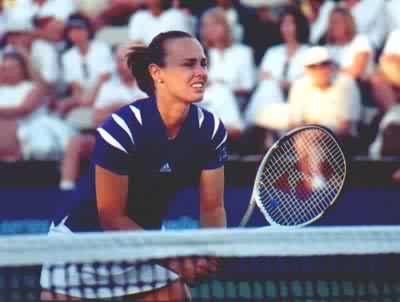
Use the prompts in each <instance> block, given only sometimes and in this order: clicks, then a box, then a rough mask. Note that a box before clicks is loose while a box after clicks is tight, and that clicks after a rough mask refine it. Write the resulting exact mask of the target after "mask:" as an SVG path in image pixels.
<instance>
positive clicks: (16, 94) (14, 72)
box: [0, 49, 73, 160]
mask: <svg viewBox="0 0 400 302" xmlns="http://www.w3.org/2000/svg"><path fill="white" fill-rule="evenodd" d="M28 64H29V63H28V62H27V61H25V57H24V56H23V55H21V54H20V53H18V51H17V50H15V49H8V50H6V51H5V52H4V53H3V58H2V63H1V74H2V77H1V84H0V128H1V131H0V158H1V159H8V160H18V159H56V157H57V156H58V155H59V152H62V151H63V148H64V147H65V144H66V140H68V138H69V136H70V135H72V133H73V131H72V130H71V129H69V128H68V127H66V126H65V125H64V124H63V123H62V122H61V121H60V120H58V119H56V118H55V117H52V116H50V115H49V114H48V112H47V110H46V106H45V103H44V100H45V97H44V96H45V93H44V92H45V90H44V89H43V88H42V87H40V86H39V85H38V84H37V83H35V82H33V81H32V80H31V78H30V77H29V72H28Z"/></svg>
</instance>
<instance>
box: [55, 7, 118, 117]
mask: <svg viewBox="0 0 400 302" xmlns="http://www.w3.org/2000/svg"><path fill="white" fill-rule="evenodd" d="M65 33H66V36H67V40H68V41H69V42H70V43H71V44H72V48H70V49H69V50H68V51H66V52H65V53H64V54H63V56H62V66H63V77H64V80H65V82H66V83H67V84H68V85H69V88H70V95H71V97H70V98H67V99H66V100H64V101H61V102H59V104H58V106H57V111H58V113H59V114H60V115H61V116H64V115H66V114H67V113H68V112H69V111H71V110H72V109H74V108H77V107H80V106H87V107H89V106H91V105H92V104H91V103H90V102H89V100H88V97H87V95H88V93H89V92H90V91H92V90H99V89H100V88H101V86H102V85H103V83H104V82H105V81H106V80H108V78H109V77H110V75H111V73H112V71H113V70H114V69H115V65H114V61H113V57H112V52H111V48H110V46H109V45H107V44H105V43H103V42H100V41H97V40H96V39H94V31H93V28H92V25H91V23H90V21H89V19H88V18H86V17H84V16H83V15H80V14H74V15H71V16H70V18H69V19H68V21H67V23H66V29H65Z"/></svg>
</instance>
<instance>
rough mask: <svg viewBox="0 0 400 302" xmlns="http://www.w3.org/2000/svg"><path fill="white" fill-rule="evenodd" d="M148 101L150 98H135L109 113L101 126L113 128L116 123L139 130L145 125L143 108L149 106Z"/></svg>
mask: <svg viewBox="0 0 400 302" xmlns="http://www.w3.org/2000/svg"><path fill="white" fill-rule="evenodd" d="M148 103H149V99H148V98H144V99H140V100H133V101H132V102H131V103H128V104H126V105H124V106H122V107H121V108H120V109H118V110H117V111H115V112H114V113H112V114H111V115H109V116H108V118H106V119H105V121H104V122H103V123H102V124H101V125H100V126H99V128H108V129H110V128H111V129H112V128H114V127H115V125H118V126H119V127H123V128H129V129H131V130H135V131H137V130H138V129H139V128H141V127H142V125H143V110H144V108H145V107H146V106H148Z"/></svg>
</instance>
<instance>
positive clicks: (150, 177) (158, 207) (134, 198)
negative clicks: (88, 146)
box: [93, 98, 227, 229]
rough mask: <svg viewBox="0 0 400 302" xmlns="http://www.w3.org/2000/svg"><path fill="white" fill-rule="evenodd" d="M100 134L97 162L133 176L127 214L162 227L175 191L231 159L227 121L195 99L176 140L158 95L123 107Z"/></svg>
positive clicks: (141, 222) (195, 182) (150, 226)
mask: <svg viewBox="0 0 400 302" xmlns="http://www.w3.org/2000/svg"><path fill="white" fill-rule="evenodd" d="M96 136H97V137H96V146H95V149H94V151H93V163H94V165H98V166H100V167H102V168H104V169H107V170H109V171H111V172H113V173H116V174H120V175H127V176H129V193H128V199H129V200H128V215H129V216H130V217H131V218H132V219H133V220H134V221H135V222H136V223H138V224H139V225H141V226H142V227H144V228H145V229H156V228H160V226H161V221H162V218H163V216H164V214H165V213H166V210H167V208H168V203H169V201H171V200H172V199H173V198H174V197H175V194H176V193H177V192H178V191H180V190H183V189H185V188H187V187H190V186H194V187H196V186H198V183H199V176H200V173H201V171H202V170H206V169H216V168H219V167H221V166H223V164H224V162H225V160H226V159H227V150H226V141H227V132H226V130H225V127H224V125H223V124H222V122H221V121H220V119H219V118H217V117H216V116H215V115H214V114H212V113H210V112H208V111H206V110H204V109H201V108H200V107H198V106H196V105H190V109H189V114H188V116H187V118H186V120H185V122H184V124H183V125H182V128H181V129H180V131H179V133H178V135H177V137H176V138H175V139H173V140H171V139H168V136H167V131H166V127H165V125H164V123H163V121H162V119H161V116H160V113H159V111H158V108H157V104H156V100H155V99H154V98H147V99H142V100H138V101H136V102H134V103H132V104H130V105H126V106H124V107H122V108H121V109H120V110H119V111H117V112H115V113H114V114H112V115H111V116H110V117H109V118H108V119H107V120H105V121H104V123H103V124H102V125H100V127H99V128H98V129H97V134H96ZM93 185H94V184H93ZM93 206H95V205H93Z"/></svg>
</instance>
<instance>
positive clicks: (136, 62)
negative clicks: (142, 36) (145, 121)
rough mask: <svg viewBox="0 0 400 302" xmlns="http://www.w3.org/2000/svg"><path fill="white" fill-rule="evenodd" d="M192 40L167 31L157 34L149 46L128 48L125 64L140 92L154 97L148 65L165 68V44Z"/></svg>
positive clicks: (179, 33) (188, 35)
mask: <svg viewBox="0 0 400 302" xmlns="http://www.w3.org/2000/svg"><path fill="white" fill-rule="evenodd" d="M181 38H194V37H193V36H192V35H191V34H189V33H187V32H183V31H167V32H163V33H160V34H158V35H157V36H156V37H154V39H153V40H152V41H151V43H150V44H149V46H147V47H146V46H133V47H130V48H129V50H128V52H127V54H126V59H127V64H128V67H129V69H130V70H131V72H132V75H133V76H134V77H135V78H136V81H137V83H138V85H139V87H140V89H141V90H143V91H144V92H146V93H147V94H148V95H149V96H151V95H154V93H155V86H154V81H153V78H152V77H151V75H150V72H149V68H148V67H149V65H150V64H156V65H158V66H160V67H163V66H165V56H166V51H165V42H166V41H168V40H172V39H181Z"/></svg>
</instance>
